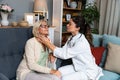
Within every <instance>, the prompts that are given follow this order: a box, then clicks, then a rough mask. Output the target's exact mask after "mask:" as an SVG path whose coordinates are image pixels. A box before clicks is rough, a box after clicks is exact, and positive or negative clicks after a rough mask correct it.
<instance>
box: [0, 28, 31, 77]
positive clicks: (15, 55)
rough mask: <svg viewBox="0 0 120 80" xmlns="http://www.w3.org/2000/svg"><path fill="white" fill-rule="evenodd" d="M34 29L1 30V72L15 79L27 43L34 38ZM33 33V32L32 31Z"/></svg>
mask: <svg viewBox="0 0 120 80" xmlns="http://www.w3.org/2000/svg"><path fill="white" fill-rule="evenodd" d="M29 29H30V30H32V28H1V29H0V72H1V73H3V74H4V75H5V76H7V77H8V78H9V79H13V78H15V76H16V69H17V67H18V65H19V63H20V61H21V59H22V56H23V53H24V46H25V43H26V41H27V40H28V39H29V38H30V37H31V36H32V34H31V35H30V33H28V31H30V30H29ZM30 32H31V33H32V31H30Z"/></svg>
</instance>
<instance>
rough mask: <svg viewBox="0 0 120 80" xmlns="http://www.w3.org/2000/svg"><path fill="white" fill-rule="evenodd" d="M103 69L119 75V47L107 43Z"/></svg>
mask: <svg viewBox="0 0 120 80" xmlns="http://www.w3.org/2000/svg"><path fill="white" fill-rule="evenodd" d="M105 69H107V70H110V71H113V72H117V73H120V45H117V44H113V43H108V55H107V60H106V63H105Z"/></svg>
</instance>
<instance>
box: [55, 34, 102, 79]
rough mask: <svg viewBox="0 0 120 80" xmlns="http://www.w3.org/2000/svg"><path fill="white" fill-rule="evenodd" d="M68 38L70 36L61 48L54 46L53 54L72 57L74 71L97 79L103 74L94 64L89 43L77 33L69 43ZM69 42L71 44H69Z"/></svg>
mask: <svg viewBox="0 0 120 80" xmlns="http://www.w3.org/2000/svg"><path fill="white" fill-rule="evenodd" d="M69 40H70V38H69V39H68V41H67V42H66V44H65V45H64V46H63V47H62V48H59V47H57V48H55V50H54V52H53V54H54V56H56V57H58V58H61V59H69V58H72V62H73V66H74V69H75V71H76V72H80V71H82V72H84V73H85V74H86V75H87V76H88V78H89V79H91V80H98V78H99V77H100V76H101V75H103V74H102V69H101V68H100V67H98V66H97V65H96V63H95V58H94V57H93V55H92V53H91V49H90V45H89V43H88V41H87V39H86V38H85V36H84V35H83V34H81V33H79V34H77V35H76V36H74V37H73V38H72V40H71V41H70V43H68V42H69ZM69 44H71V45H70V46H69Z"/></svg>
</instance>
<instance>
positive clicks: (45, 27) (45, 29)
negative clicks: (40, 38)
mask: <svg viewBox="0 0 120 80" xmlns="http://www.w3.org/2000/svg"><path fill="white" fill-rule="evenodd" d="M39 33H40V34H41V35H48V25H47V22H45V21H43V22H42V23H41V25H40V26H39Z"/></svg>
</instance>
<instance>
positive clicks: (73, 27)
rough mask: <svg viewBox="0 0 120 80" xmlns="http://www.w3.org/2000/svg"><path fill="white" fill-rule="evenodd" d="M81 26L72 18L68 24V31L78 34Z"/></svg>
mask: <svg viewBox="0 0 120 80" xmlns="http://www.w3.org/2000/svg"><path fill="white" fill-rule="evenodd" d="M79 29H80V27H78V28H77V27H76V24H75V22H73V20H72V19H70V21H69V23H68V24H67V32H70V33H72V34H76V33H78V32H79Z"/></svg>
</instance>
